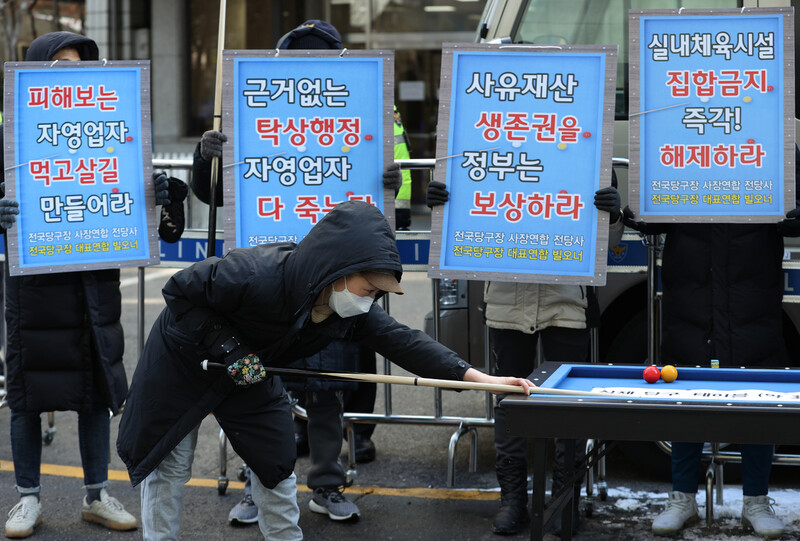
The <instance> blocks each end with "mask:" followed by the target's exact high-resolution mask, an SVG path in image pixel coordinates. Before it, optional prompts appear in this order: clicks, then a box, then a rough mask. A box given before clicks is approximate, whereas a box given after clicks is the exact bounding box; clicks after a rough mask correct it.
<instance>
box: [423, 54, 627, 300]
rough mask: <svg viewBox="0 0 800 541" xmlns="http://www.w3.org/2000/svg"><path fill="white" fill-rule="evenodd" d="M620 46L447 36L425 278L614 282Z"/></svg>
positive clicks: (443, 61)
mask: <svg viewBox="0 0 800 541" xmlns="http://www.w3.org/2000/svg"><path fill="white" fill-rule="evenodd" d="M616 54H617V47H616V46H615V45H614V46H612V45H609V46H569V45H565V46H547V47H539V46H530V45H527V46H526V45H464V44H446V45H445V47H444V49H443V53H442V78H441V91H440V96H441V98H440V115H439V127H438V133H437V150H436V168H435V173H434V174H435V178H436V180H438V181H440V182H444V183H445V184H446V185H447V189H448V190H449V192H450V200H449V201H448V202H447V203H446V204H445V205H443V206H441V207H437V208H436V209H434V212H433V220H432V227H431V258H430V259H431V266H430V270H429V272H428V276H430V277H431V278H442V277H448V278H466V279H477V280H499V281H520V282H542V283H582V284H595V285H602V284H604V283H605V270H606V260H607V253H608V247H607V242H608V216H609V215H608V213H606V212H599V211H597V210H596V209H595V208H594V204H593V201H594V193H595V191H597V190H598V189H599V188H601V187H605V186H608V185H609V184H610V181H611V152H612V143H613V119H614V88H615V81H616V65H617V62H616Z"/></svg>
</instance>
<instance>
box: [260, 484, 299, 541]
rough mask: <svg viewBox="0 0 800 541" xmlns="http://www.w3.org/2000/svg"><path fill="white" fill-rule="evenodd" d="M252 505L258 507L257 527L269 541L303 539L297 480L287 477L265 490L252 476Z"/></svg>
mask: <svg viewBox="0 0 800 541" xmlns="http://www.w3.org/2000/svg"><path fill="white" fill-rule="evenodd" d="M252 483H253V501H255V503H256V506H258V527H259V528H260V529H261V533H262V534H263V535H264V539H266V540H268V541H296V540H299V539H303V532H302V530H300V526H298V525H297V523H298V522H299V521H300V508H299V507H298V506H297V477H295V475H294V473H292V474H291V475H290V476H289V477H287V478H286V479H284V480H283V481H281V482H280V483H278V484H277V485H275V487H274V488H271V489H269V488H267V487H265V486H264V484H263V483H262V482H261V480H260V479H259V478H258V476H257V475H256V474H255V473H252Z"/></svg>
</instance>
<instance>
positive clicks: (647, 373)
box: [642, 365, 661, 383]
mask: <svg viewBox="0 0 800 541" xmlns="http://www.w3.org/2000/svg"><path fill="white" fill-rule="evenodd" d="M642 376H643V377H644V380H645V381H646V382H647V383H655V382H657V381H658V380H659V378H661V371H660V370H659V369H658V367H657V366H656V365H652V366H648V367H647V368H645V369H644V372H642Z"/></svg>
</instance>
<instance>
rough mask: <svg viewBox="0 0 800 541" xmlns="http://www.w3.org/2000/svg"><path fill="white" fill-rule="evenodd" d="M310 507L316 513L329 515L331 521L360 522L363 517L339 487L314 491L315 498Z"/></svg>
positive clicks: (309, 504)
mask: <svg viewBox="0 0 800 541" xmlns="http://www.w3.org/2000/svg"><path fill="white" fill-rule="evenodd" d="M308 507H309V509H311V510H312V511H314V512H315V513H322V514H323V515H328V516H329V517H330V518H331V520H349V519H353V520H358V517H360V516H361V511H359V510H358V507H357V506H356V504H354V503H353V502H351V501H350V500H348V499H347V498H345V497H344V494H342V489H341V488H339V487H322V488H317V489H314V497H313V498H311V501H310V502H308Z"/></svg>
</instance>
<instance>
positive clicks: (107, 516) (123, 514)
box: [81, 489, 138, 530]
mask: <svg viewBox="0 0 800 541" xmlns="http://www.w3.org/2000/svg"><path fill="white" fill-rule="evenodd" d="M81 518H83V520H85V521H87V522H96V523H98V524H102V525H103V526H105V527H106V528H109V529H111V530H135V529H136V528H137V526H138V524H137V522H136V518H134V516H133V515H131V514H130V513H128V512H127V511H125V508H124V507H123V506H122V504H121V503H119V500H117V499H116V498H114V497H112V496H109V495H108V492H106V489H102V490H100V499H99V500H96V501H93V502H92V503H91V504H89V503H88V502H87V501H86V496H84V497H83V509H81Z"/></svg>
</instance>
